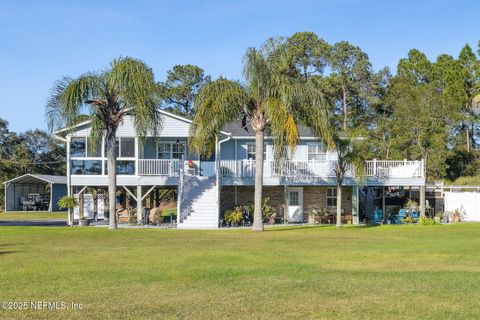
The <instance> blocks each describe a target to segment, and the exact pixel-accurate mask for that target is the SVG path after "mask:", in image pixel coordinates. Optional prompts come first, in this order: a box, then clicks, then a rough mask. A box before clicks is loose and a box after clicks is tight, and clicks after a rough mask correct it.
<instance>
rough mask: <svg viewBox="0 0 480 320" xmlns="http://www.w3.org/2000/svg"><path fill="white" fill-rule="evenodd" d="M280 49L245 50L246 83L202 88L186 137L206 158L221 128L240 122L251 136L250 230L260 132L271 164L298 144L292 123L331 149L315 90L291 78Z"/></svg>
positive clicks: (257, 216) (276, 44)
mask: <svg viewBox="0 0 480 320" xmlns="http://www.w3.org/2000/svg"><path fill="white" fill-rule="evenodd" d="M290 66H291V64H289V61H288V55H287V54H286V50H285V45H284V43H283V42H281V41H280V40H278V39H270V40H268V41H267V42H265V44H264V45H263V46H262V47H261V48H260V49H255V48H249V49H248V50H247V52H246V54H245V57H244V69H243V73H244V76H245V80H246V83H245V84H241V83H239V82H236V81H230V80H227V79H224V78H220V79H218V80H215V81H212V82H211V83H209V84H207V85H205V87H203V88H202V89H201V90H200V92H199V94H198V97H197V112H196V114H195V117H194V119H193V124H192V128H191V133H190V146H191V147H192V148H193V149H194V150H195V151H196V152H197V153H199V154H211V153H212V152H213V146H214V141H215V139H216V137H217V136H218V134H219V132H220V130H221V128H222V127H223V125H224V124H225V123H226V122H228V121H233V120H236V119H239V118H241V119H242V123H243V124H244V125H247V123H249V124H250V125H251V127H252V129H253V130H254V131H255V150H256V157H255V197H254V222H253V227H252V230H254V231H263V217H262V188H263V148H264V133H265V130H268V131H269V134H270V135H271V136H272V137H273V140H274V151H275V156H276V159H284V157H285V154H286V152H287V151H288V149H290V151H293V149H294V148H295V147H296V144H297V142H298V140H299V133H298V124H299V123H302V124H303V125H306V126H307V127H310V128H311V129H312V131H313V132H314V133H315V135H316V136H318V137H320V138H321V139H322V140H324V142H325V143H326V144H327V145H328V146H331V145H332V141H333V139H332V134H331V132H330V126H329V124H330V116H329V113H328V110H327V107H326V106H325V104H324V102H323V99H322V95H321V93H320V92H319V90H318V89H316V88H315V87H314V86H312V85H311V84H309V83H308V82H307V83H305V81H303V80H302V77H301V76H300V75H296V76H292V72H291V71H292V70H290Z"/></svg>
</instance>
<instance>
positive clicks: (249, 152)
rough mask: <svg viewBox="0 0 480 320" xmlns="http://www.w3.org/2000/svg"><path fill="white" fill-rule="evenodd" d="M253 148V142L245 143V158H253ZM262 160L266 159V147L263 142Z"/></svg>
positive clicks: (254, 152)
mask: <svg viewBox="0 0 480 320" xmlns="http://www.w3.org/2000/svg"><path fill="white" fill-rule="evenodd" d="M255 148H256V147H255V143H247V159H252V160H255V154H256V149H255ZM263 160H264V161H265V160H267V149H266V145H265V144H264V145H263Z"/></svg>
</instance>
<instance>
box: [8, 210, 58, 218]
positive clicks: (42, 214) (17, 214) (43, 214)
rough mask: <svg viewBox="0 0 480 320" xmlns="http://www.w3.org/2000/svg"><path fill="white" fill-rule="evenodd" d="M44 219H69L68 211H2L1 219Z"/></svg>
mask: <svg viewBox="0 0 480 320" xmlns="http://www.w3.org/2000/svg"><path fill="white" fill-rule="evenodd" d="M44 219H65V220H66V219H67V213H66V212H47V211H7V212H1V211H0V220H44Z"/></svg>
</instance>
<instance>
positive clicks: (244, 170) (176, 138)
mask: <svg viewBox="0 0 480 320" xmlns="http://www.w3.org/2000/svg"><path fill="white" fill-rule="evenodd" d="M161 113H162V116H163V120H164V121H163V128H162V130H161V132H160V134H159V138H157V139H155V138H154V137H152V136H149V137H146V138H145V139H143V140H142V139H140V138H139V137H138V136H137V135H136V131H135V128H134V123H133V121H132V118H131V117H126V118H125V119H124V121H123V123H122V124H121V126H120V127H119V129H118V132H117V139H118V159H117V173H118V176H117V185H118V187H119V189H120V190H123V191H124V193H125V194H126V195H128V196H129V197H130V198H131V199H132V198H133V199H134V200H135V201H136V206H137V211H138V212H140V214H142V213H143V210H142V209H143V208H144V207H145V206H146V205H147V203H148V206H149V207H151V206H158V205H159V201H161V199H158V190H161V189H174V190H176V191H177V195H178V196H177V197H178V199H177V200H178V201H177V210H178V223H177V227H178V228H194V229H195V228H198V229H202V228H218V226H219V221H220V217H221V213H222V212H224V211H225V210H228V209H232V208H233V207H234V206H236V205H247V204H250V203H251V202H252V201H253V194H254V187H253V186H254V175H255V156H256V155H255V137H254V132H253V131H252V130H250V129H249V128H248V127H247V128H242V127H241V125H240V124H239V123H235V122H233V123H229V124H227V125H226V126H225V127H224V128H223V130H222V131H221V132H220V135H219V136H218V138H217V141H216V147H215V153H214V154H213V155H212V156H211V157H210V158H208V159H205V158H203V157H200V156H198V155H196V154H195V153H193V152H192V151H190V150H189V148H188V135H189V129H190V125H191V120H189V119H186V118H183V117H181V116H178V115H174V114H172V113H169V112H166V111H163V110H162V111H161ZM56 134H57V136H58V137H59V139H63V140H64V141H66V142H67V153H68V156H67V171H68V172H67V177H68V188H69V191H70V192H73V194H77V195H80V196H81V195H82V194H83V193H85V190H87V189H86V188H87V187H88V188H89V189H94V190H100V191H99V192H101V190H106V187H107V182H108V181H107V175H106V173H107V172H106V169H107V167H106V154H105V150H104V147H102V146H98V147H97V148H89V146H88V145H89V141H90V139H89V134H90V122H89V121H86V122H82V123H79V124H77V125H76V126H75V127H73V128H67V129H62V130H59V131H57V133H56ZM300 136H301V139H300V141H299V144H298V146H297V148H296V150H295V152H294V154H293V155H291V156H290V158H289V159H288V160H286V161H285V162H284V164H283V165H280V164H279V162H278V161H276V160H275V159H274V157H273V146H272V140H271V139H270V138H269V137H268V134H267V136H266V143H265V149H264V159H265V161H264V197H269V198H270V205H272V206H274V207H275V209H276V210H277V211H278V216H279V217H281V219H282V220H283V221H285V222H288V223H297V222H304V221H305V219H306V214H307V213H308V212H309V211H310V210H312V209H327V210H333V209H334V208H335V206H336V201H337V199H336V189H335V185H336V182H335V181H336V179H335V175H334V172H333V166H334V164H335V161H336V153H335V152H332V151H328V150H326V149H325V147H324V146H323V145H322V143H321V142H320V141H318V139H316V138H315V137H314V136H313V135H312V134H311V132H310V131H309V130H308V129H307V128H304V127H301V128H300ZM365 167H366V172H365V177H364V178H363V179H356V178H354V177H353V176H352V175H351V174H347V177H346V179H345V182H344V185H345V186H344V190H343V191H344V192H343V197H342V209H343V214H344V216H345V217H348V218H349V219H350V220H351V221H352V222H353V223H359V222H361V221H362V219H365V213H364V214H363V218H362V213H361V212H360V211H361V210H360V207H361V199H360V197H361V194H362V190H363V189H365V188H366V187H370V188H376V190H382V191H381V195H382V197H381V198H382V199H383V203H379V204H378V205H377V206H378V207H381V208H383V211H384V212H385V194H386V193H385V191H386V188H394V187H397V188H402V189H406V188H417V189H419V190H423V192H420V200H422V194H423V195H424V188H425V174H424V172H425V168H424V162H423V160H418V161H407V160H399V161H384V160H375V159H372V160H369V161H367V162H366V165H365ZM103 193H104V195H105V194H106V192H103ZM138 199H141V200H142V201H137V200H138ZM423 199H424V198H423ZM107 200H108V199H107ZM147 200H148V201H147ZM422 202H423V203H424V200H423V201H421V203H422ZM102 207H103V204H102ZM330 222H332V221H330Z"/></svg>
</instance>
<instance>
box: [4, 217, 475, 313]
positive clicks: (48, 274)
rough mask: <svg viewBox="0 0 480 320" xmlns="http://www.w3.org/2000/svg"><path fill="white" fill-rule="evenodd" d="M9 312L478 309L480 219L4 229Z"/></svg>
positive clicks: (5, 275) (247, 311) (443, 310)
mask: <svg viewBox="0 0 480 320" xmlns="http://www.w3.org/2000/svg"><path fill="white" fill-rule="evenodd" d="M0 284H1V290H0V301H1V300H3V301H10V300H11V301H64V302H68V303H70V302H76V303H81V304H83V305H84V306H85V307H84V309H82V310H75V311H74V310H63V311H62V310H25V311H5V310H0V318H6V319H7V318H8V319H31V318H36V319H42V318H43V319H54V318H59V319H67V318H69V319H75V318H79V319H94V318H95V319H96V318H100V319H152V318H155V319H227V318H228V319H248V318H253V319H478V318H479V315H480V224H473V223H472V224H457V225H441V226H417V225H411V226H383V227H370V228H367V227H345V228H342V229H340V230H337V229H335V228H334V227H303V228H302V227H290V228H288V227H285V228H275V229H269V230H268V231H266V232H264V233H258V234H255V233H252V232H251V231H249V230H220V231H182V230H166V229H121V230H116V231H110V230H108V229H103V228H69V227H65V228H62V227H57V228H47V227H1V228H0Z"/></svg>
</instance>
